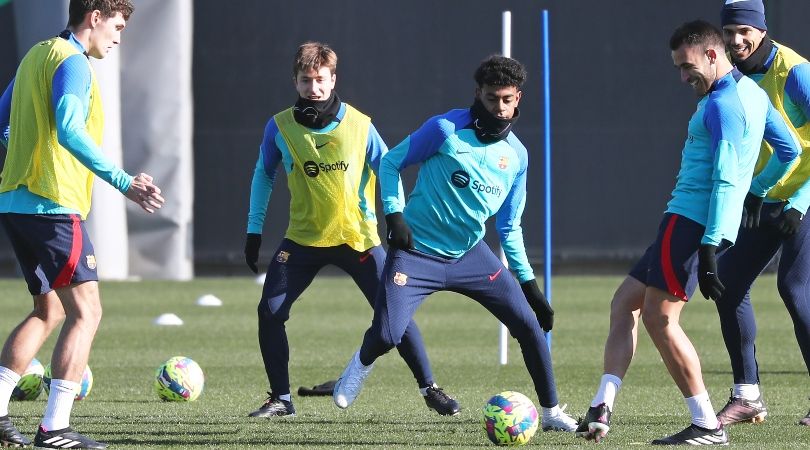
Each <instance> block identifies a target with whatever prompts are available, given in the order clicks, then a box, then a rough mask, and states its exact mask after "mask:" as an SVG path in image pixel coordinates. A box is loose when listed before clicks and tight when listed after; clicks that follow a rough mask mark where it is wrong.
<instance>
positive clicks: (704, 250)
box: [698, 244, 726, 300]
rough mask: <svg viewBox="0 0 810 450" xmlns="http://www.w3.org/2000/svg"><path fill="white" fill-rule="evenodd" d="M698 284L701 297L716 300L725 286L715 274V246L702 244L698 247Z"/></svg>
mask: <svg viewBox="0 0 810 450" xmlns="http://www.w3.org/2000/svg"><path fill="white" fill-rule="evenodd" d="M698 285H699V286H700V293H701V294H703V298H705V299H712V300H718V299H719V298H720V297H721V296H722V295H723V291H725V290H726V287H725V286H723V283H721V282H720V278H718V276H717V246H716V245H711V244H702V245H701V246H700V248H699V249H698Z"/></svg>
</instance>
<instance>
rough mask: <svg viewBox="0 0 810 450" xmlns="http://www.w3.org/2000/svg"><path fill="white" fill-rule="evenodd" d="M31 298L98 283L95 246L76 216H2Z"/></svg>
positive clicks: (0, 219)
mask: <svg viewBox="0 0 810 450" xmlns="http://www.w3.org/2000/svg"><path fill="white" fill-rule="evenodd" d="M0 223H2V224H3V228H5V230H6V234H7V235H8V238H9V240H10V241H11V245H12V247H13V248H14V253H15V254H16V255H17V261H18V262H19V263H20V269H21V270H22V273H23V276H24V277H25V281H26V283H28V292H30V293H31V295H41V294H45V293H48V292H50V291H52V290H54V289H59V288H63V287H66V286H70V285H71V284H75V283H80V282H83V281H98V273H97V272H96V256H95V252H94V251H93V244H92V243H91V242H90V237H89V236H88V235H87V230H85V228H84V221H82V220H81V217H79V216H78V215H76V214H14V213H2V214H0Z"/></svg>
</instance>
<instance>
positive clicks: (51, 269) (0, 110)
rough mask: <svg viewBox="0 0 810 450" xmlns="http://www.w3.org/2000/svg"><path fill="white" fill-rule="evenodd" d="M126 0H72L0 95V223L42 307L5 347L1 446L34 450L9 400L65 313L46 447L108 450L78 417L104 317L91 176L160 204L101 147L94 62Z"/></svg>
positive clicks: (0, 374) (120, 23) (117, 35)
mask: <svg viewBox="0 0 810 450" xmlns="http://www.w3.org/2000/svg"><path fill="white" fill-rule="evenodd" d="M132 10H133V7H132V4H131V3H130V1H129V0H71V1H70V5H69V7H68V11H69V15H70V17H69V20H68V26H67V29H66V30H64V31H63V32H62V33H60V34H59V36H57V37H54V38H51V39H48V40H45V41H42V42H40V43H38V44H36V45H34V46H33V47H32V48H31V50H30V51H29V52H28V53H27V54H26V55H25V57H24V58H23V60H22V62H21V63H20V66H19V68H18V69H17V74H16V77H15V78H14V80H13V81H12V82H11V84H10V85H9V86H8V88H7V89H6V90H5V92H4V94H3V96H2V97H1V98H0V131H2V132H3V133H2V143H3V145H4V146H6V148H7V149H8V152H7V154H6V159H5V166H4V167H3V172H2V174H0V178H2V181H0V223H2V226H3V228H5V230H6V233H7V234H8V237H9V240H10V241H11V244H12V246H13V248H14V252H15V254H16V256H17V260H18V262H19V264H20V269H21V270H22V273H23V276H24V277H25V281H26V283H27V284H28V291H29V292H30V293H31V294H32V295H33V299H34V309H33V311H32V312H31V313H30V314H29V315H28V317H26V318H25V319H24V320H23V321H22V322H21V323H20V324H19V325H18V326H17V327H16V328H15V329H14V330H13V331H12V332H11V334H10V335H9V337H8V339H7V340H6V342H5V345H4V346H3V350H2V354H0V444H2V445H3V446H8V445H10V446H27V445H30V444H31V441H30V440H29V439H27V438H26V437H25V436H23V435H22V434H21V433H20V432H19V431H18V430H17V428H15V426H14V424H13V423H12V422H11V420H10V419H9V416H8V403H9V398H10V396H11V393H12V391H13V389H14V386H15V385H16V384H17V381H18V380H19V379H20V374H21V373H23V372H24V371H25V369H26V368H27V367H28V364H29V363H30V362H31V360H32V359H33V358H34V355H35V354H36V353H37V351H38V350H39V349H40V347H41V346H42V343H43V342H44V341H45V339H46V338H47V337H48V336H49V335H50V334H51V332H52V331H53V330H54V329H56V328H57V327H58V326H59V323H60V322H61V321H62V320H64V324H63V325H62V328H61V331H60V333H59V338H58V339H57V341H56V346H55V347H54V350H53V356H52V357H51V369H52V374H53V379H52V380H51V384H50V395H48V404H47V406H46V407H45V414H44V417H43V418H42V422H41V424H40V426H39V430H38V431H37V434H36V437H35V438H34V446H36V447H37V448H106V444H103V443H100V442H96V441H95V440H93V439H90V438H89V437H86V436H83V435H81V434H79V433H77V432H75V431H73V430H72V429H71V428H70V426H69V422H70V412H71V409H72V407H73V399H74V396H75V395H76V392H78V390H79V387H80V385H79V383H80V381H81V377H82V373H83V371H84V368H85V367H86V365H87V360H88V356H89V354H90V347H91V345H92V342H93V337H94V336H95V333H96V330H97V328H98V325H99V321H100V320H101V300H100V298H99V292H98V275H97V272H96V259H95V255H94V252H93V245H92V243H91V242H90V240H89V239H88V235H87V232H86V231H85V226H84V219H85V218H86V217H87V213H88V212H89V210H90V200H91V189H92V186H93V176H94V175H95V176H98V177H99V178H101V179H103V180H104V181H106V182H107V183H109V184H110V185H112V186H113V187H115V188H116V189H118V190H119V191H120V192H121V193H122V194H124V195H125V196H126V197H127V198H128V199H130V200H132V201H133V202H135V203H137V204H138V205H139V206H140V207H141V208H143V209H144V210H145V211H147V212H149V213H152V212H155V210H156V209H158V208H160V207H161V205H162V204H163V197H161V195H160V189H159V188H158V187H157V186H155V185H154V184H153V183H152V177H151V176H149V175H147V174H143V173H141V174H138V175H136V176H135V177H132V176H131V175H128V174H127V173H126V172H124V171H123V170H121V169H120V168H118V167H116V166H115V165H114V164H113V163H112V162H110V161H109V160H108V159H107V158H106V157H105V156H104V154H103V153H102V151H101V148H100V147H99V146H100V145H101V139H102V131H103V130H102V124H103V118H104V116H103V112H102V110H101V97H100V93H99V87H98V83H97V81H96V77H95V75H94V74H93V69H92V68H91V66H90V62H89V61H88V57H91V56H92V57H93V58H104V57H105V56H107V54H108V53H109V52H110V50H111V49H112V48H113V47H114V46H115V45H117V44H118V43H119V42H120V41H121V32H122V30H123V29H124V27H125V26H126V23H127V20H128V19H129V16H130V14H132Z"/></svg>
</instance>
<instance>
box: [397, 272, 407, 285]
mask: <svg viewBox="0 0 810 450" xmlns="http://www.w3.org/2000/svg"><path fill="white" fill-rule="evenodd" d="M406 283H408V275H405V274H404V273H402V272H397V273H395V274H394V284H396V285H397V286H405V284H406Z"/></svg>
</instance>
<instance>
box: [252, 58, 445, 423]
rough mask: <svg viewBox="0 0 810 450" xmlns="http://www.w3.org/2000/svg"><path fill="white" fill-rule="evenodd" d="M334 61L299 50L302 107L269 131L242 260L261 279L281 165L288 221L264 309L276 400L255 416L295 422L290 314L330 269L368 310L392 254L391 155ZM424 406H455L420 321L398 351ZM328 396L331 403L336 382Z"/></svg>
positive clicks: (265, 348) (265, 347)
mask: <svg viewBox="0 0 810 450" xmlns="http://www.w3.org/2000/svg"><path fill="white" fill-rule="evenodd" d="M336 68H337V55H336V54H335V52H334V51H333V50H332V49H331V48H329V47H328V46H326V45H323V44H321V43H318V42H307V43H304V44H302V45H301V46H300V47H299V48H298V52H297V54H296V57H295V64H294V67H293V76H294V83H295V89H296V91H298V96H299V98H298V101H297V102H296V103H295V105H294V106H293V107H291V108H288V109H286V110H284V111H281V112H280V113H278V114H276V115H275V116H273V118H272V119H270V121H269V122H268V123H267V126H266V127H265V131H264V138H263V140H262V144H261V146H260V148H259V158H258V161H257V163H256V168H255V170H254V173H253V182H252V185H251V194H250V212H249V214H248V226H247V239H246V243H245V260H246V262H247V264H248V266H249V267H250V269H251V270H252V271H253V272H254V273H258V266H257V264H258V259H259V247H260V246H261V234H262V228H263V226H264V221H265V215H266V212H267V203H268V201H269V200H270V194H271V192H272V190H273V182H274V181H275V177H276V170H277V167H278V166H279V164H280V165H281V166H282V167H283V168H284V171H285V172H286V175H287V184H288V187H289V190H290V222H289V226H288V227H287V233H286V235H285V237H284V239H282V241H281V244H280V245H279V246H278V248H277V249H276V251H275V253H274V254H273V259H272V261H271V262H270V265H269V267H268V269H267V276H266V278H265V282H264V289H263V291H262V297H261V300H260V301H259V307H258V314H259V346H260V348H261V352H262V358H263V360H264V366H265V370H266V372H267V378H268V380H269V382H270V392H268V394H269V395H268V398H267V400H266V401H265V402H264V404H263V405H262V406H261V407H260V408H259V409H257V410H256V411H253V412H252V413H250V416H251V417H277V416H291V415H294V414H295V408H294V406H293V404H292V397H291V394H290V379H289V367H288V364H289V357H290V349H289V345H288V343H287V332H286V329H285V323H286V322H287V320H288V319H289V316H290V308H291V307H292V305H293V303H294V302H295V301H296V300H297V299H298V297H299V296H300V295H301V293H302V292H303V291H304V290H305V289H306V288H307V286H309V285H310V283H312V280H313V279H314V278H315V275H316V274H317V273H318V271H320V270H321V269H322V268H323V267H325V266H327V265H330V264H331V265H334V266H337V267H339V268H340V269H342V270H343V271H345V272H346V273H347V274H349V275H350V276H351V277H352V279H353V280H354V282H355V283H356V284H357V286H358V287H359V288H360V290H361V291H362V293H363V295H364V296H365V298H366V301H367V302H368V303H369V305H372V306H373V301H374V298H375V294H376V291H377V285H378V284H379V281H380V275H381V273H382V268H383V263H384V262H385V251H384V250H383V248H382V247H381V246H380V238H379V236H378V235H377V216H376V213H375V203H376V201H375V192H376V179H377V177H376V173H377V170H378V168H379V164H380V159H381V158H382V156H383V155H384V154H385V153H386V152H387V151H388V148H387V147H386V145H385V143H384V142H383V140H382V138H381V137H380V135H379V133H377V130H376V129H375V128H374V125H372V123H371V119H370V118H369V117H368V116H366V115H365V114H363V113H361V112H360V111H358V110H356V109H355V108H353V107H352V106H350V105H348V104H346V103H343V102H341V101H340V99H339V98H338V95H337V92H336V91H335V90H334V87H335V81H336V74H335V70H336ZM398 350H399V352H400V354H401V355H402V357H403V359H404V360H405V362H406V363H407V364H408V367H409V368H410V369H411V372H413V375H414V377H415V378H416V381H417V384H418V385H419V390H420V393H421V394H422V396H423V397H424V399H425V402H426V404H427V406H428V407H429V408H431V409H434V410H435V411H436V412H438V413H439V414H442V415H454V414H457V413H458V412H459V410H460V408H459V405H458V403H457V402H456V401H455V400H454V399H453V398H451V397H450V396H449V395H447V394H446V393H444V392H443V391H442V389H441V388H439V387H438V386H437V385H436V384H435V382H434V380H433V374H432V372H431V368H430V362H429V360H428V357H427V354H426V352H425V347H424V344H423V343H422V336H421V334H420V332H419V328H418V327H417V326H416V323H414V322H413V320H411V321H410V323H409V324H408V328H407V331H406V332H405V337H404V338H403V339H402V343H401V344H400V345H399V346H398ZM324 385H325V392H323V393H324V394H327V395H331V388H332V386H333V382H327V383H325V384H324Z"/></svg>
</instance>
